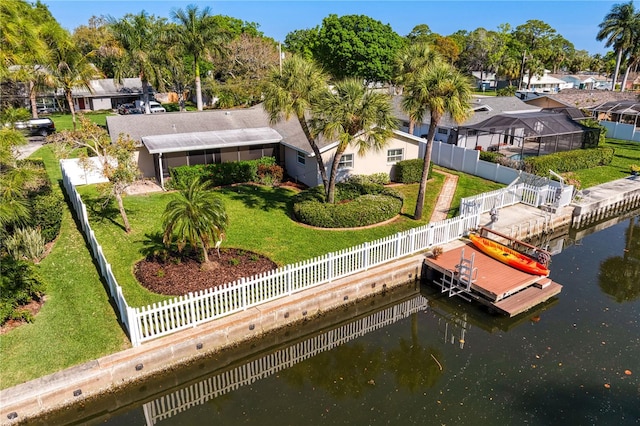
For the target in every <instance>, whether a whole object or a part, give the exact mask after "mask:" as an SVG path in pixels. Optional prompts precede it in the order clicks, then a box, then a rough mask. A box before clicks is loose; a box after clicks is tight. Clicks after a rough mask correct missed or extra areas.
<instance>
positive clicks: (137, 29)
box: [107, 10, 164, 113]
mask: <svg viewBox="0 0 640 426" xmlns="http://www.w3.org/2000/svg"><path fill="white" fill-rule="evenodd" d="M107 22H108V23H109V28H110V30H111V32H112V34H113V37H114V38H115V40H116V41H117V42H118V43H119V44H120V47H121V48H120V52H119V58H118V63H117V65H116V69H115V78H116V80H121V79H122V78H123V77H127V76H130V74H132V73H133V74H137V75H138V77H140V81H141V82H142V97H143V100H144V105H145V108H146V112H147V113H149V112H150V111H149V92H150V88H149V86H150V85H154V86H156V88H157V89H158V90H163V89H164V81H163V79H162V71H163V68H162V61H161V58H160V54H159V52H158V49H159V48H160V46H161V44H160V43H159V41H160V39H161V36H162V34H163V27H164V21H163V20H161V19H156V18H155V17H153V16H149V14H148V13H147V12H145V11H144V10H143V11H142V12H140V13H139V14H137V15H131V14H129V15H125V16H124V17H123V18H122V19H120V20H116V19H115V18H113V17H108V18H107Z"/></svg>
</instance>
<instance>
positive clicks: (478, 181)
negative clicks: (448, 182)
mask: <svg viewBox="0 0 640 426" xmlns="http://www.w3.org/2000/svg"><path fill="white" fill-rule="evenodd" d="M447 172H449V173H451V174H453V175H457V176H458V185H457V186H456V192H455V193H454V195H453V201H452V202H451V208H450V209H449V213H448V215H447V217H455V216H458V214H459V210H460V200H461V199H463V198H466V197H471V196H473V195H478V194H481V193H483V192H491V191H495V190H496V189H500V188H504V187H505V185H504V184H501V183H497V182H493V181H490V180H486V179H482V178H479V177H477V176H471V175H468V174H466V173H461V172H456V171H454V170H447Z"/></svg>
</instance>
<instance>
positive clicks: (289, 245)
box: [78, 174, 444, 306]
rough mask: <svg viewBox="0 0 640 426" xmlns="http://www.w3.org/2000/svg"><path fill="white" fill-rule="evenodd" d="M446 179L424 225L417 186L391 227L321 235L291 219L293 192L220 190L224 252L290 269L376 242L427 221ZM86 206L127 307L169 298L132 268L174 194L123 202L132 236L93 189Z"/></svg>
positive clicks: (407, 188) (431, 189)
mask: <svg viewBox="0 0 640 426" xmlns="http://www.w3.org/2000/svg"><path fill="white" fill-rule="evenodd" d="M443 182H444V177H443V176H442V175H440V174H434V179H432V180H431V181H430V182H429V184H428V194H427V197H426V203H425V205H426V206H427V207H426V208H425V213H424V218H425V219H424V220H422V221H419V222H417V221H414V220H413V219H412V218H411V216H412V215H413V210H414V208H415V200H416V198H417V189H418V185H417V184H415V185H402V186H399V187H398V189H400V190H401V191H402V192H403V193H405V196H406V202H405V209H404V210H405V212H404V213H403V215H401V217H400V218H398V219H397V220H395V221H394V222H393V223H390V224H388V225H384V226H379V227H373V228H367V229H361V230H344V231H334V230H320V229H313V228H309V227H305V226H302V225H299V224H297V223H296V222H294V221H293V220H291V218H290V208H291V207H290V199H291V196H292V195H293V194H294V192H293V191H292V190H290V189H286V188H269V187H261V186H253V185H242V186H234V187H228V188H222V189H219V190H216V192H217V193H218V195H219V196H220V197H222V199H223V200H224V203H225V206H226V209H227V214H228V216H229V218H230V222H229V229H228V230H227V239H226V240H225V241H224V243H223V247H236V248H242V249H244V250H249V251H253V252H256V253H259V254H262V255H264V256H267V257H269V258H270V259H271V260H273V261H274V262H276V263H277V264H278V265H286V264H291V263H295V262H298V261H302V260H307V259H311V258H313V257H316V256H321V255H323V254H325V253H328V252H333V251H337V250H340V249H344V248H348V247H352V246H356V245H358V244H361V243H363V242H365V241H373V240H376V239H378V238H382V237H385V236H387V235H391V234H394V233H396V232H399V231H403V230H406V229H409V228H412V227H415V226H419V225H422V224H424V223H427V222H428V218H429V216H430V215H431V212H432V210H433V206H434V204H435V200H436V198H437V196H438V193H439V192H440V188H441V187H442V184H443ZM78 191H79V192H80V194H81V196H82V198H83V200H84V201H85V203H86V204H87V207H88V212H89V216H90V222H91V227H92V229H93V230H94V232H95V234H96V238H97V239H98V241H100V244H101V245H102V247H103V250H104V253H105V256H106V257H107V259H109V262H110V263H111V265H112V268H113V272H114V274H115V276H116V279H117V280H118V283H119V284H120V285H121V286H122V288H123V290H124V294H125V297H126V299H127V301H128V303H129V304H130V305H132V306H143V305H147V304H149V303H153V302H157V301H159V300H163V299H166V298H167V297H165V296H160V295H157V294H152V293H150V292H149V291H147V290H146V289H144V288H143V287H141V286H140V285H139V284H138V283H137V281H136V279H135V277H134V275H133V272H132V269H133V265H134V264H135V263H136V262H137V261H138V260H140V259H142V257H144V254H143V249H144V247H145V241H149V240H150V238H151V237H152V236H153V235H154V234H156V233H160V232H162V228H161V215H162V212H163V211H164V208H165V206H166V204H167V203H168V201H169V200H170V199H172V198H173V197H175V196H176V194H175V193H154V194H149V195H136V196H128V197H125V199H124V203H125V209H126V210H127V214H128V218H129V221H130V223H131V227H132V232H131V233H129V234H126V233H125V232H124V230H123V226H122V219H121V218H120V215H119V213H118V211H117V209H116V208H115V207H114V205H113V204H110V205H109V207H108V208H107V209H105V210H101V209H100V207H99V204H100V202H99V198H98V193H97V190H96V187H95V186H85V187H78Z"/></svg>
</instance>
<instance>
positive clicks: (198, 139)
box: [107, 105, 424, 186]
mask: <svg viewBox="0 0 640 426" xmlns="http://www.w3.org/2000/svg"><path fill="white" fill-rule="evenodd" d="M107 129H108V131H109V135H110V137H111V139H112V140H114V141H115V140H116V139H117V138H118V136H119V135H120V134H126V135H129V136H130V137H131V138H133V139H134V140H136V141H138V143H139V149H138V153H137V161H138V165H139V167H140V170H141V172H142V174H143V176H144V177H147V178H149V177H155V178H156V179H157V181H158V182H159V183H160V184H161V185H162V186H164V182H165V181H166V179H167V178H169V177H170V169H171V168H173V167H177V166H182V165H194V164H209V163H221V162H226V161H238V160H252V159H257V158H260V157H265V156H272V157H275V158H276V161H277V162H278V164H280V165H281V166H282V167H283V168H284V170H285V172H286V174H287V175H288V176H289V177H290V178H291V179H293V180H295V181H297V182H300V183H303V184H305V185H307V186H316V185H319V184H321V183H322V180H321V178H320V173H319V170H318V164H317V160H316V159H315V154H314V153H313V150H312V149H311V146H310V145H309V143H308V141H307V139H306V137H305V135H304V133H303V131H302V128H301V126H300V123H298V121H297V119H296V118H294V117H292V118H291V119H289V120H286V121H282V122H280V123H277V124H275V125H270V124H269V117H268V114H267V113H266V112H265V111H264V109H263V108H262V105H257V106H254V107H252V108H247V109H232V110H211V111H201V112H195V111H194V112H171V113H166V114H151V115H145V114H135V115H119V116H108V117H107ZM423 142H424V140H423V139H421V138H418V137H416V136H412V135H409V134H406V133H403V132H401V131H395V132H394V135H393V137H392V138H391V139H390V140H389V141H388V144H387V146H386V147H385V148H384V149H383V150H382V151H380V152H369V153H367V154H366V155H364V156H363V157H360V156H358V154H357V149H355V148H353V147H349V148H347V150H346V151H345V153H344V155H343V156H342V158H341V161H340V166H339V175H338V179H343V178H345V177H346V176H348V175H351V174H373V173H388V174H389V175H390V177H391V178H393V177H394V172H395V170H394V169H395V168H394V165H395V164H396V163H397V162H398V161H401V160H406V159H412V158H418V155H419V152H420V145H422V143H423ZM317 143H318V146H319V148H320V152H321V155H322V159H323V162H324V164H325V167H326V169H327V172H329V169H330V164H331V161H332V159H333V155H334V154H335V151H336V148H337V143H335V142H331V141H326V140H323V139H322V138H319V140H318V142H317Z"/></svg>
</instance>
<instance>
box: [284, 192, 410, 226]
mask: <svg viewBox="0 0 640 426" xmlns="http://www.w3.org/2000/svg"><path fill="white" fill-rule="evenodd" d="M401 208H402V200H400V199H398V198H396V197H391V196H388V195H373V194H367V195H362V196H360V197H358V198H356V199H355V200H352V201H349V202H346V203H339V204H328V203H319V202H315V201H304V202H302V203H298V204H296V208H295V211H296V217H297V218H298V220H299V221H300V222H303V223H306V224H308V225H312V226H318V227H321V228H356V227H360V226H367V225H373V224H375V223H380V222H384V221H385V220H388V219H391V218H393V217H394V216H396V215H397V214H398V213H399V212H400V209H401Z"/></svg>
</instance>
